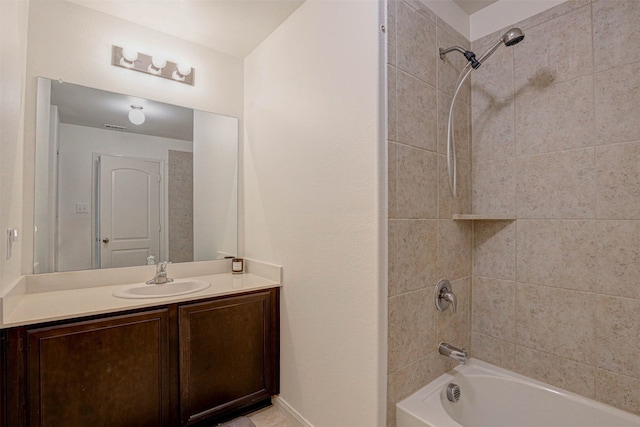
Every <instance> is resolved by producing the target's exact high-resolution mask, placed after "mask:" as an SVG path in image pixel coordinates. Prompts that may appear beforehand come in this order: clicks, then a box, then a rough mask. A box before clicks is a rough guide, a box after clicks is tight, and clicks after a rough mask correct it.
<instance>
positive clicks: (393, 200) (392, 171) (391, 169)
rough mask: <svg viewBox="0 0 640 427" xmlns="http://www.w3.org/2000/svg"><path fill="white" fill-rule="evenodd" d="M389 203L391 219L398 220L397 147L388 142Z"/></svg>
mask: <svg viewBox="0 0 640 427" xmlns="http://www.w3.org/2000/svg"><path fill="white" fill-rule="evenodd" d="M387 156H388V157H387V162H388V166H387V188H388V194H387V203H388V205H389V206H388V215H389V218H390V219H392V218H397V216H398V196H397V194H396V186H397V183H396V181H397V163H398V157H397V145H396V144H394V143H393V142H390V141H388V142H387Z"/></svg>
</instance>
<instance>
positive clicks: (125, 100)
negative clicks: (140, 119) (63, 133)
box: [51, 81, 193, 141]
mask: <svg viewBox="0 0 640 427" xmlns="http://www.w3.org/2000/svg"><path fill="white" fill-rule="evenodd" d="M51 105H56V106H57V107H58V114H59V115H60V122H61V123H68V124H72V125H79V126H88V127H94V128H99V129H105V125H111V126H117V127H122V128H124V129H117V130H120V131H123V132H130V133H138V134H144V135H153V136H159V137H163V138H172V139H181V140H184V141H192V140H193V110H192V109H190V108H184V107H177V106H175V105H169V104H165V103H162V102H156V101H150V100H148V99H143V98H136V97H134V96H129V95H122V94H119V93H113V92H107V91H104V90H98V89H93V88H89V87H85V86H79V85H75V84H71V83H60V82H57V81H52V82H51ZM131 105H136V106H140V107H143V110H142V112H143V113H144V114H145V116H146V120H145V122H144V123H143V124H141V125H138V126H136V125H134V124H133V123H131V122H130V121H129V119H128V114H129V111H130V110H131Z"/></svg>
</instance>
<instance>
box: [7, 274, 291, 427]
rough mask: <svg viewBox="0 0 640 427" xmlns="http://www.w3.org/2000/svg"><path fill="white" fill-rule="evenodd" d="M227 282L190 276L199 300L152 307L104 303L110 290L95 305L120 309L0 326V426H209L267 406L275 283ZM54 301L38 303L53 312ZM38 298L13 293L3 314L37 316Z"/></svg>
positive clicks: (275, 371)
mask: <svg viewBox="0 0 640 427" xmlns="http://www.w3.org/2000/svg"><path fill="white" fill-rule="evenodd" d="M231 276H232V275H231V274H228V273H227V274H216V275H211V276H202V277H201V279H204V280H209V281H211V283H212V286H211V288H210V289H208V290H207V291H203V292H198V293H196V294H192V295H185V296H182V297H181V298H178V299H177V300H172V299H171V298H162V302H157V301H156V302H153V301H154V300H153V299H151V300H144V301H140V300H138V301H132V300H120V299H117V298H115V297H112V296H111V298H112V299H114V301H110V300H109V298H107V297H106V295H107V294H108V295H111V293H112V292H113V291H114V289H117V288H119V286H103V287H96V288H95V289H94V291H95V293H96V299H98V300H103V301H104V303H105V304H106V305H107V306H108V305H109V304H120V305H121V308H120V309H118V310H113V308H111V309H109V310H108V311H109V312H107V313H101V314H91V315H87V316H77V315H74V316H72V317H70V318H65V319H59V320H53V321H44V322H37V323H33V322H25V323H29V324H24V325H17V326H13V327H6V326H5V329H3V330H2V331H0V334H1V336H2V344H3V345H2V346H0V357H1V359H2V369H0V381H2V382H1V384H2V385H3V387H2V388H1V392H2V393H3V394H4V397H3V398H2V399H0V402H1V403H0V409H1V410H2V414H3V416H2V417H0V426H11V427H21V426H24V427H26V426H30V427H35V426H42V427H44V426H65V427H73V426H83V427H86V426H127V427H134V426H191V425H215V423H216V421H219V420H221V419H224V418H225V417H228V416H231V415H233V414H236V413H240V412H242V411H243V410H248V409H251V408H258V407H261V406H265V405H267V404H269V403H270V399H271V396H273V395H275V394H278V392H279V292H280V289H279V283H275V282H274V281H269V280H264V279H263V278H260V277H257V276H256V277H253V278H252V277H251V276H252V275H243V276H244V277H242V278H241V279H238V278H237V277H236V278H232V277H231ZM252 279H253V280H252ZM238 280H241V282H240V283H244V285H242V284H241V285H238V283H239V282H238ZM234 284H235V288H234ZM120 287H121V286H120ZM82 291H86V292H91V290H82ZM66 292H72V291H71V290H69V291H59V292H51V293H50V295H47V297H48V300H49V301H50V303H51V304H52V305H59V304H57V303H59V302H61V301H56V298H59V299H63V298H64V294H65V293H66ZM101 292H102V293H103V295H102V296H100V293H101ZM77 293H78V292H74V294H77ZM39 297H42V295H38V294H33V295H29V294H27V295H24V296H23V298H22V301H21V302H20V304H19V306H18V307H16V308H14V312H16V314H15V315H16V316H17V315H20V310H23V312H24V311H26V310H27V308H25V307H23V306H24V305H30V306H31V308H32V309H35V310H36V311H37V307H38V304H39V302H38V298H39ZM29 298H31V301H30V300H29ZM140 305H143V307H140ZM55 310H63V308H61V307H57V308H55ZM69 310H70V311H72V310H71V308H69ZM43 311H44V310H43ZM94 311H96V310H95V308H94ZM49 314H51V313H49ZM8 318H9V319H10V318H11V316H8ZM5 320H6V319H5Z"/></svg>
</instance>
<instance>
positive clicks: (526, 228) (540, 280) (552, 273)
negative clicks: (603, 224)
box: [517, 220, 597, 291]
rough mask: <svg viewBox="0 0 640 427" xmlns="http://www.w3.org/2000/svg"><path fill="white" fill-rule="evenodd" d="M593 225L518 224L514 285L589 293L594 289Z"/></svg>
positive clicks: (534, 222) (569, 223)
mask: <svg viewBox="0 0 640 427" xmlns="http://www.w3.org/2000/svg"><path fill="white" fill-rule="evenodd" d="M595 231H596V224H595V221H573V220H564V221H562V220H520V221H518V240H517V242H518V244H517V247H518V249H517V254H518V255H517V271H518V277H517V279H518V281H519V282H527V283H535V284H539V285H545V286H551V287H557V288H567V289H578V290H582V291H591V290H594V289H595V287H596V251H597V245H596V240H595V238H594V237H595Z"/></svg>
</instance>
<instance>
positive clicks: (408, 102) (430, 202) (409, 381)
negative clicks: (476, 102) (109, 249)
mask: <svg viewBox="0 0 640 427" xmlns="http://www.w3.org/2000/svg"><path fill="white" fill-rule="evenodd" d="M388 8H389V9H388V23H387V26H388V29H387V43H388V52H389V54H388V68H387V70H388V102H389V105H388V111H389V117H388V150H389V151H388V162H389V190H388V191H389V211H388V212H389V293H388V297H389V299H388V304H389V307H388V310H389V319H388V322H389V326H388V356H389V357H388V369H387V372H388V375H387V382H388V386H387V394H388V395H387V402H388V405H387V425H388V426H394V425H395V403H396V402H397V401H399V400H402V399H403V398H405V397H407V396H408V395H410V394H411V393H413V392H414V391H416V390H418V389H419V388H421V387H423V386H424V385H426V384H427V383H428V382H430V381H431V380H432V379H434V378H435V377H437V376H439V375H441V374H442V373H444V372H446V371H447V370H449V368H450V367H451V366H453V365H452V363H451V361H449V360H448V359H446V358H444V357H443V356H440V355H439V354H438V353H437V346H438V342H439V341H447V342H449V343H451V344H454V345H457V346H460V347H467V348H468V347H469V345H470V325H469V317H470V296H471V277H470V276H471V225H470V224H469V223H466V222H456V221H452V220H451V216H452V214H453V213H466V212H468V211H469V208H470V191H469V175H470V174H469V171H470V144H469V137H470V132H469V130H470V129H469V123H470V117H469V111H470V85H469V84H466V86H465V87H464V88H463V90H462V92H461V94H459V95H458V98H457V101H456V103H457V105H456V130H457V132H456V141H457V147H458V152H457V155H458V173H459V175H458V178H459V182H458V191H459V195H460V197H459V198H458V199H457V200H456V201H455V202H454V201H453V199H452V198H451V196H450V195H449V188H448V182H447V173H446V126H447V117H448V111H449V106H450V104H451V98H452V95H453V91H454V89H455V87H454V86H455V83H456V79H457V77H458V72H459V70H460V69H461V68H462V67H464V65H465V63H466V60H465V59H464V57H463V56H462V55H460V54H458V53H454V54H450V55H448V56H447V58H446V59H445V60H444V61H441V60H440V59H439V57H438V54H437V52H438V46H445V47H448V46H451V45H460V46H464V47H466V48H468V47H469V42H468V40H466V39H465V38H464V37H463V36H462V35H460V34H459V33H457V32H456V31H455V30H454V29H453V28H451V27H450V26H449V25H447V24H446V23H444V22H443V21H442V20H441V19H440V18H438V17H437V16H436V15H435V14H433V13H432V12H431V11H430V10H429V9H427V8H425V7H424V6H421V5H420V3H418V2H405V1H394V0H392V1H389V3H388ZM441 278H447V279H449V280H450V281H451V282H452V286H453V289H454V292H455V293H456V295H457V297H458V301H459V307H458V312H457V313H456V314H455V315H454V314H452V313H451V311H450V310H449V311H447V312H438V311H437V310H436V308H435V306H434V302H433V293H434V288H435V285H436V283H437V282H438V280H439V279H441Z"/></svg>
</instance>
